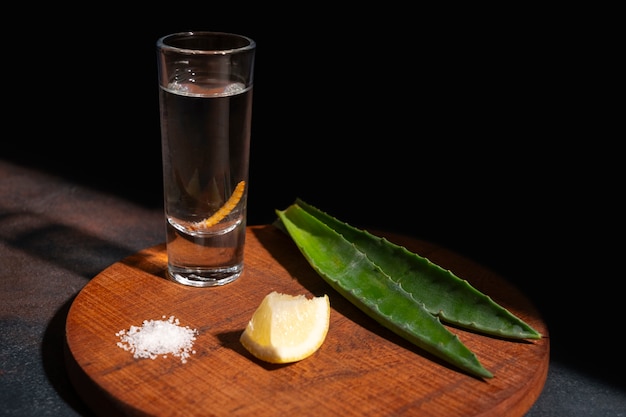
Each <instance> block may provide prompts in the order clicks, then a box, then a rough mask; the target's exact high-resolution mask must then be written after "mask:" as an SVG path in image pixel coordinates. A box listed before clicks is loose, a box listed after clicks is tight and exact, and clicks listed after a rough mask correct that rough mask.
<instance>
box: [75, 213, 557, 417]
mask: <svg viewBox="0 0 626 417" xmlns="http://www.w3.org/2000/svg"><path fill="white" fill-rule="evenodd" d="M377 234H379V235H385V236H386V237H387V238H388V239H389V240H391V241H392V242H394V243H398V244H400V245H403V246H405V247H407V248H408V249H409V250H411V251H413V252H415V253H418V254H420V255H422V256H424V257H426V258H428V259H430V260H431V261H433V262H435V263H437V264H438V265H440V266H442V267H444V268H447V269H450V270H451V271H453V272H454V273H455V274H456V275H458V276H460V277H462V278H464V279H466V280H468V281H469V282H470V284H472V285H473V286H475V287H476V288H477V289H479V290H481V291H483V292H484V293H486V294H487V295H489V296H491V298H493V299H494V300H495V301H496V302H498V303H499V304H501V305H503V306H504V307H506V308H507V309H509V310H510V311H511V312H513V313H514V314H516V315H518V316H519V317H520V318H522V319H523V320H525V321H526V322H528V323H529V324H530V325H531V326H533V327H534V328H535V329H537V330H538V331H539V332H541V333H542V334H543V335H544V337H543V338H542V339H540V340H533V341H526V340H524V341H510V340H502V339H498V338H493V337H488V336H483V335H478V334H474V333H471V332H467V331H463V330H460V329H457V328H452V327H449V329H450V330H451V331H453V332H454V333H456V334H458V336H459V338H460V339H461V341H462V342H464V343H465V344H466V345H467V346H468V347H469V348H470V349H471V350H472V351H473V352H475V353H476V355H477V356H478V359H479V360H480V361H481V363H482V364H483V365H484V366H485V368H487V369H488V370H489V371H491V372H492V373H493V374H494V377H493V378H491V379H485V380H482V379H480V378H475V377H472V376H470V375H468V374H465V373H463V372H461V371H458V370H457V369H455V368H452V367H450V366H448V365H447V364H446V363H445V362H442V361H440V360H438V359H437V358H435V357H433V356H432V355H429V354H427V353H425V352H424V351H422V350H421V349H419V348H417V347H415V346H414V345H412V344H410V343H408V342H406V341H405V340H404V339H402V338H401V337H399V336H397V335H395V334H394V333H392V332H391V331H389V330H388V329H386V328H384V327H382V326H381V325H379V324H378V323H376V322H375V321H374V320H372V319H371V318H369V317H368V316H367V315H365V314H364V313H363V312H361V311H360V310H359V309H357V308H356V307H355V306H353V305H352V304H351V303H350V302H348V301H347V300H346V299H345V298H343V297H342V296H341V295H339V294H338V293H337V292H336V291H334V290H333V289H332V288H331V287H330V286H329V285H328V284H327V283H326V282H325V281H324V280H323V279H322V278H321V277H320V276H319V275H317V273H316V272H315V271H314V270H313V269H312V268H311V267H310V265H309V264H308V263H307V261H306V259H305V258H304V256H303V255H302V254H301V253H300V252H299V250H298V249H297V247H296V246H295V244H294V243H293V241H292V240H291V238H290V237H289V236H288V235H286V234H284V233H283V232H282V231H280V230H278V229H277V228H275V227H274V226H272V225H263V226H249V227H248V228H247V237H246V239H247V240H246V248H245V269H244V273H243V274H242V275H241V277H240V278H239V279H238V280H237V281H235V282H233V283H230V284H227V285H225V286H222V287H212V288H194V287H186V286H183V285H181V284H177V283H174V282H172V281H170V280H168V279H166V278H165V276H166V275H165V274H166V273H165V268H166V261H167V255H166V253H165V246H164V245H163V244H162V245H157V246H155V247H152V248H148V249H145V250H143V251H140V252H138V253H136V254H134V255H132V256H130V257H128V258H126V259H124V260H122V261H120V262H117V263H115V264H113V265H111V266H110V267H108V268H107V269H105V270H104V271H102V272H101V273H100V274H98V275H97V276H96V277H94V278H93V279H92V280H91V281H90V282H89V283H88V284H87V285H86V286H85V287H84V288H83V289H82V290H81V291H80V293H79V294H78V295H77V296H76V298H75V300H74V301H73V303H72V305H71V307H70V310H69V313H68V316H67V322H66V364H67V368H68V374H69V376H70V378H71V381H72V383H73V385H74V386H75V388H76V390H77V392H78V393H79V395H80V396H81V397H82V398H83V399H84V400H85V402H86V403H87V404H88V405H90V407H91V408H93V409H94V411H95V412H96V413H98V414H99V415H102V416H110V415H125V416H196V415H198V416H226V415H228V416H255V417H263V416H284V415H287V416H296V415H297V416H316V417H317V416H321V415H338V416H343V417H345V416H359V417H360V416H363V415H367V416H421V417H425V416H447V417H453V416H463V417H469V416H483V417H485V416H493V417H496V416H498V417H499V416H502V415H507V416H510V417H514V416H523V415H524V414H525V413H526V412H527V411H528V410H529V409H530V407H531V406H532V404H533V403H534V402H535V401H536V399H537V398H538V397H539V394H540V393H541V390H542V389H543V386H544V383H545V380H546V377H547V373H548V363H549V338H548V329H547V326H546V325H545V323H544V322H543V320H542V318H541V317H540V314H539V313H538V311H537V310H536V309H535V307H534V306H533V305H532V303H531V302H529V300H528V299H526V298H525V297H524V296H523V295H522V294H521V293H520V292H519V291H518V290H517V289H516V288H515V287H514V286H512V285H511V284H509V283H507V281H506V280H503V279H502V278H501V277H499V276H497V275H496V274H494V273H493V272H492V271H490V270H488V269H486V268H483V267H481V266H480V265H478V264H476V263H474V262H472V261H471V260H469V259H467V258H464V257H462V256H459V255H458V254H455V253H452V252H451V251H449V250H446V249H444V248H441V247H438V246H435V245H432V244H430V243H428V242H423V241H420V240H416V239H412V238H409V237H405V236H400V235H392V234H382V233H377ZM271 291H278V292H282V293H287V294H293V295H296V294H305V295H307V297H312V296H320V295H323V294H328V296H329V297H330V302H331V307H332V310H331V317H330V327H329V331H328V334H327V337H326V340H325V341H324V344H323V345H322V346H321V347H320V349H319V350H318V351H317V352H315V353H314V354H313V355H312V356H310V357H308V358H306V359H304V360H302V361H299V362H295V363H292V364H285V365H272V364H269V363H265V362H262V361H259V360H257V359H256V358H254V357H253V356H252V355H251V354H250V353H249V352H248V351H246V350H245V349H244V348H243V346H242V345H241V343H240V342H239V337H240V335H241V333H242V332H243V329H244V328H245V326H246V324H247V322H248V321H249V320H250V318H251V317H252V314H253V312H254V310H255V309H256V308H257V307H258V305H259V304H260V302H261V300H262V299H263V298H264V297H265V295H267V294H268V293H269V292H271ZM170 316H175V317H176V318H177V319H179V320H180V325H181V326H183V327H186V326H188V327H190V328H191V329H196V330H197V331H198V335H197V338H196V340H195V342H194V346H193V348H194V349H195V351H196V353H195V354H192V355H191V356H190V358H189V359H188V361H187V363H183V362H182V361H181V359H180V358H178V357H174V356H172V355H170V356H168V357H167V358H163V357H158V358H156V359H141V358H139V359H135V358H134V356H133V354H132V353H131V352H129V351H125V350H124V349H121V348H120V347H118V346H117V342H119V341H120V338H119V336H117V335H116V333H117V332H119V331H120V330H123V329H129V327H130V326H131V325H134V326H141V325H142V323H143V321H144V320H160V319H162V318H163V317H170Z"/></svg>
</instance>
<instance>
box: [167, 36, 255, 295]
mask: <svg viewBox="0 0 626 417" xmlns="http://www.w3.org/2000/svg"><path fill="white" fill-rule="evenodd" d="M157 50H158V58H159V61H158V66H159V105H160V120H161V144H162V156H163V186H164V204H165V219H166V237H167V240H166V244H167V256H168V273H169V276H170V278H171V279H173V280H174V281H177V282H179V283H182V284H186V285H192V286H197V287H205V286H215V285H223V284H226V283H228V282H232V281H234V280H235V279H237V278H238V277H239V276H240V275H241V273H242V271H243V249H244V244H245V236H246V202H247V191H248V165H249V155H250V123H251V114H252V79H253V68H254V53H255V43H254V41H252V40H251V39H249V38H246V37H244V36H239V35H234V34H227V33H215V32H193V33H192V32H189V33H180V34H173V35H169V36H165V37H163V38H161V39H159V41H158V42H157Z"/></svg>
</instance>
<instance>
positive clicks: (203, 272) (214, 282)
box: [168, 265, 243, 287]
mask: <svg viewBox="0 0 626 417" xmlns="http://www.w3.org/2000/svg"><path fill="white" fill-rule="evenodd" d="M242 272H243V265H236V266H233V267H230V268H220V269H186V268H180V267H175V266H171V265H170V266H169V267H168V277H169V279H170V280H172V281H175V282H178V283H179V284H183V285H188V286H191V287H218V286H220V285H224V284H228V283H230V282H233V281H235V280H236V279H237V278H239V277H240V276H241V273H242Z"/></svg>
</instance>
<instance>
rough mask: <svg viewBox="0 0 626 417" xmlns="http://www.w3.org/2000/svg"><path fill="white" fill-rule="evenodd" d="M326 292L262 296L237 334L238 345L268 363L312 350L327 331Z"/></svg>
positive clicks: (306, 354) (292, 359)
mask: <svg viewBox="0 0 626 417" xmlns="http://www.w3.org/2000/svg"><path fill="white" fill-rule="evenodd" d="M329 323H330V301H329V299H328V295H323V296H321V297H313V298H310V299H309V298H306V296H304V295H289V294H281V293H278V292H276V291H273V292H271V293H269V294H267V295H266V296H265V298H264V299H263V301H261V304H260V305H259V307H257V309H256V311H255V312H254V313H253V315H252V318H251V319H250V321H249V322H248V324H247V326H246V328H245V329H244V331H243V333H242V334H241V337H240V341H241V343H242V345H243V346H244V347H245V348H246V349H247V350H248V351H249V352H250V353H251V354H252V355H254V356H255V357H257V358H258V359H261V360H264V361H266V362H271V363H288V362H296V361H299V360H302V359H305V358H307V357H309V356H311V355H312V354H313V353H315V352H316V351H317V350H318V349H319V348H320V347H321V346H322V343H323V342H324V340H325V339H326V335H327V333H328V327H329Z"/></svg>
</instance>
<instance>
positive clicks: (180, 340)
mask: <svg viewBox="0 0 626 417" xmlns="http://www.w3.org/2000/svg"><path fill="white" fill-rule="evenodd" d="M163 318H165V316H163ZM197 334H198V331H197V330H195V329H190V328H189V327H188V326H187V327H181V326H180V321H179V320H178V319H177V318H175V317H174V316H171V317H170V318H169V319H168V320H144V322H143V325H142V326H141V327H137V326H130V328H129V329H128V330H120V331H119V332H117V333H115V335H116V336H118V337H119V338H120V341H119V342H117V346H119V347H120V348H122V349H124V350H126V351H130V352H132V353H133V356H134V357H135V358H150V359H156V358H157V357H158V356H159V355H161V356H162V357H164V358H167V355H168V354H172V355H173V356H176V357H180V359H181V362H182V363H186V362H187V358H189V356H190V354H195V353H196V351H195V350H192V348H193V342H194V341H195V340H196V335H197Z"/></svg>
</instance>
